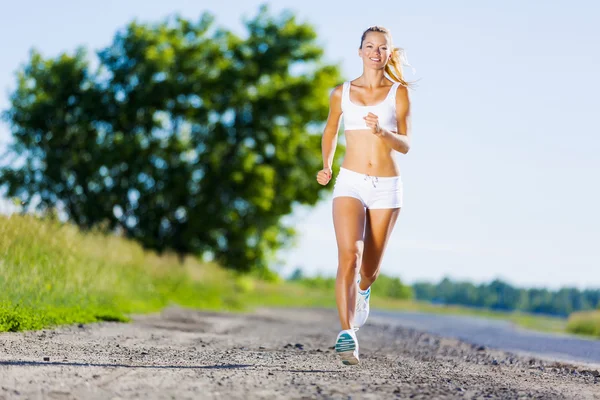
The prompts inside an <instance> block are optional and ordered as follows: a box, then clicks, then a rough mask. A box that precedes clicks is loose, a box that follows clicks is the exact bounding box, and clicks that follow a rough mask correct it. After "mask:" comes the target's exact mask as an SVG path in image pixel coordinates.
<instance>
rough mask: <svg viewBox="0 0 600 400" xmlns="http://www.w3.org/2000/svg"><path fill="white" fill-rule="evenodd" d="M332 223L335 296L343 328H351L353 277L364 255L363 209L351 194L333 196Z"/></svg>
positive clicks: (354, 289)
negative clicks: (334, 255) (333, 229)
mask: <svg viewBox="0 0 600 400" xmlns="http://www.w3.org/2000/svg"><path fill="white" fill-rule="evenodd" d="M333 226H334V228H335V237H336V240H337V246H338V270H337V277H336V281H335V298H336V302H337V308H338V314H339V317H340V323H341V325H342V329H344V330H345V329H350V323H351V321H352V319H353V318H354V311H355V310H356V278H357V273H358V269H359V267H360V263H361V260H362V254H363V247H364V243H363V234H364V230H365V209H364V207H363V204H362V203H361V201H360V200H358V199H355V198H353V197H336V198H335V199H333Z"/></svg>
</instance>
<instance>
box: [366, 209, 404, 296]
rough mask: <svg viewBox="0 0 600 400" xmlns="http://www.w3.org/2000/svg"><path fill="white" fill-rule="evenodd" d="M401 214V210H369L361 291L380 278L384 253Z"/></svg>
mask: <svg viewBox="0 0 600 400" xmlns="http://www.w3.org/2000/svg"><path fill="white" fill-rule="evenodd" d="M399 214H400V209H399V208H389V209H376V210H367V213H366V227H365V241H364V255H363V258H362V263H361V267H360V289H361V290H367V289H368V288H369V287H370V286H371V285H372V284H373V282H375V280H376V279H377V276H379V267H380V266H381V260H382V258H383V252H384V250H385V247H386V245H387V242H388V239H389V238H390V235H391V234H392V230H393V229H394V225H395V224H396V220H397V219H398V215H399Z"/></svg>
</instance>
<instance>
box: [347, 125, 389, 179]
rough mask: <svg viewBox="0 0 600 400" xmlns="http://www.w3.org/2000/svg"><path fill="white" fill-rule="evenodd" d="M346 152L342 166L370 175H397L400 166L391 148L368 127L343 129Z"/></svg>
mask: <svg viewBox="0 0 600 400" xmlns="http://www.w3.org/2000/svg"><path fill="white" fill-rule="evenodd" d="M344 135H345V136H346V154H345V156H344V161H343V163H342V167H343V168H346V169H349V170H352V171H355V172H358V173H361V174H368V175H371V176H382V177H383V176H398V175H400V168H399V167H398V165H397V163H396V160H395V159H394V150H393V149H391V148H390V147H389V146H388V145H387V144H385V142H384V141H383V140H382V139H380V138H379V137H378V136H376V135H375V134H373V133H372V132H371V130H370V129H360V130H350V131H345V132H344Z"/></svg>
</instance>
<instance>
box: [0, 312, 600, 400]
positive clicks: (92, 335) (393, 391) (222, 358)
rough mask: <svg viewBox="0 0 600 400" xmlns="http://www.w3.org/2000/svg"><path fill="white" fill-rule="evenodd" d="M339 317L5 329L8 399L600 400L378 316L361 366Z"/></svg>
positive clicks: (519, 362) (582, 368)
mask: <svg viewBox="0 0 600 400" xmlns="http://www.w3.org/2000/svg"><path fill="white" fill-rule="evenodd" d="M337 333H338V322H337V318H336V314H335V312H334V311H332V310H287V309H286V310H273V309H270V310H259V311H257V312H255V313H252V314H226V313H206V312H198V311H191V310H183V309H180V308H171V309H167V310H165V311H164V312H163V313H162V314H159V315H150V316H139V317H136V318H135V319H134V322H133V323H130V324H118V323H100V324H91V325H85V326H84V325H80V326H69V327H61V328H58V329H56V330H46V331H40V332H26V333H3V334H0V354H1V357H0V399H13V398H16V399H74V398H75V399H124V398H143V399H349V398H351V399H394V398H403V399H404V398H414V399H431V398H436V399H454V398H467V399H485V398H493V399H516V398H536V399H600V373H599V372H598V371H597V370H595V369H591V368H590V367H589V366H586V365H583V364H581V365H576V364H565V363H562V362H552V361H546V360H540V359H536V358H532V357H526V356H521V355H517V354H512V353H508V352H502V351H497V350H491V349H488V348H485V347H480V346H477V345H472V344H468V343H465V342H460V341H459V340H457V339H447V338H442V337H439V336H435V335H432V334H428V333H423V332H421V331H417V330H415V329H412V328H407V327H401V326H399V325H397V324H395V323H394V322H393V321H391V320H390V319H388V318H385V319H384V318H373V319H372V320H370V321H369V323H368V324H367V326H365V327H363V328H362V329H361V330H360V331H359V332H358V337H359V340H360V345H361V364H360V365H358V366H353V367H352V366H343V365H341V363H340V362H339V360H338V359H337V358H336V357H335V354H334V352H333V350H332V345H333V341H334V340H335V336H336V335H337Z"/></svg>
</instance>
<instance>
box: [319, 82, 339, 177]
mask: <svg viewBox="0 0 600 400" xmlns="http://www.w3.org/2000/svg"><path fill="white" fill-rule="evenodd" d="M341 116H342V85H339V86H337V87H336V88H335V89H333V91H332V92H331V95H330V96H329V115H328V116H327V123H326V124H325V129H324V130H323V137H322V138H321V153H322V155H323V169H322V170H321V171H319V173H318V174H317V181H318V182H319V183H320V184H321V185H326V184H327V183H328V182H329V180H330V179H331V176H332V171H331V168H332V166H333V156H334V154H335V149H336V147H337V140H338V131H339V129H340V122H341Z"/></svg>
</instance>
